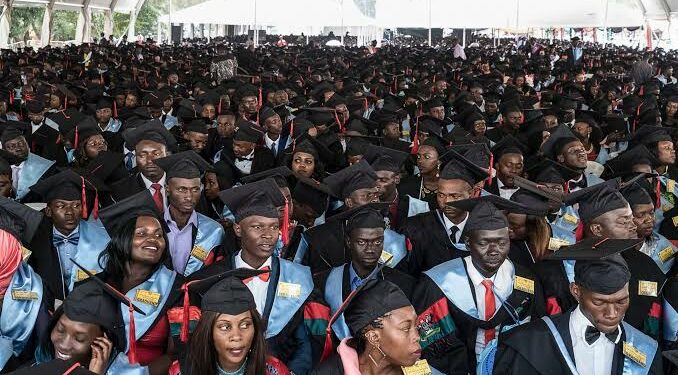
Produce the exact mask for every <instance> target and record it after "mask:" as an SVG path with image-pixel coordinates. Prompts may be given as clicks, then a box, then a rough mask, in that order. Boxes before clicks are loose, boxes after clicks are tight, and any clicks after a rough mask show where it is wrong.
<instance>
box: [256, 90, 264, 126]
mask: <svg viewBox="0 0 678 375" xmlns="http://www.w3.org/2000/svg"><path fill="white" fill-rule="evenodd" d="M262 106H263V93H262V90H261V86H259V100H258V102H257V111H258V110H260V109H261V107H262ZM258 123H259V120H258V119H257V124H258Z"/></svg>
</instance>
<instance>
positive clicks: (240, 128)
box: [233, 119, 264, 143]
mask: <svg viewBox="0 0 678 375" xmlns="http://www.w3.org/2000/svg"><path fill="white" fill-rule="evenodd" d="M235 128H236V130H235V134H234V135H233V140H234V141H246V142H251V143H257V142H259V141H260V140H261V137H263V136H264V130H263V129H262V128H260V127H259V126H257V124H255V123H253V122H251V121H247V120H245V119H239V120H238V121H237V122H236V123H235Z"/></svg>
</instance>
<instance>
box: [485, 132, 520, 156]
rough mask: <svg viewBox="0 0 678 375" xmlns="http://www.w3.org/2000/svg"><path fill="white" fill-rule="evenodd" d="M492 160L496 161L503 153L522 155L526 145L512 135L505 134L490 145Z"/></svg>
mask: <svg viewBox="0 0 678 375" xmlns="http://www.w3.org/2000/svg"><path fill="white" fill-rule="evenodd" d="M491 150H492V153H493V154H494V160H496V161H498V160H499V159H500V158H501V157H502V155H504V154H520V155H523V154H524V153H525V152H526V151H527V146H525V145H524V144H522V143H521V142H520V141H519V140H517V139H516V138H515V137H514V136H512V135H510V134H505V135H504V136H503V137H502V139H501V140H500V141H499V142H497V143H496V144H495V145H494V146H493V147H492V149H491Z"/></svg>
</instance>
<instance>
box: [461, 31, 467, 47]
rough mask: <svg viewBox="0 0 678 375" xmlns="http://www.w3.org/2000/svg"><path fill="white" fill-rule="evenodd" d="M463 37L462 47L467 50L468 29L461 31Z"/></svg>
mask: <svg viewBox="0 0 678 375" xmlns="http://www.w3.org/2000/svg"><path fill="white" fill-rule="evenodd" d="M461 32H462V35H461V46H462V47H464V48H466V28H465V27H464V28H463V29H461Z"/></svg>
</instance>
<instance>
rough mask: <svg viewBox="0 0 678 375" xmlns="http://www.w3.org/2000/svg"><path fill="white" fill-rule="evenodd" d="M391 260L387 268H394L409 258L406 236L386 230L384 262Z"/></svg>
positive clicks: (383, 251) (382, 256)
mask: <svg viewBox="0 0 678 375" xmlns="http://www.w3.org/2000/svg"><path fill="white" fill-rule="evenodd" d="M391 256H392V257H393V258H391V260H390V261H389V262H388V264H387V266H389V267H391V268H394V267H395V266H397V265H398V263H400V261H401V260H403V259H404V258H405V256H407V244H406V239H405V236H404V235H402V234H400V233H398V232H395V231H393V230H391V229H386V230H384V249H383V250H382V253H381V259H382V261H385V260H386V259H388V258H390V257H391Z"/></svg>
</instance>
